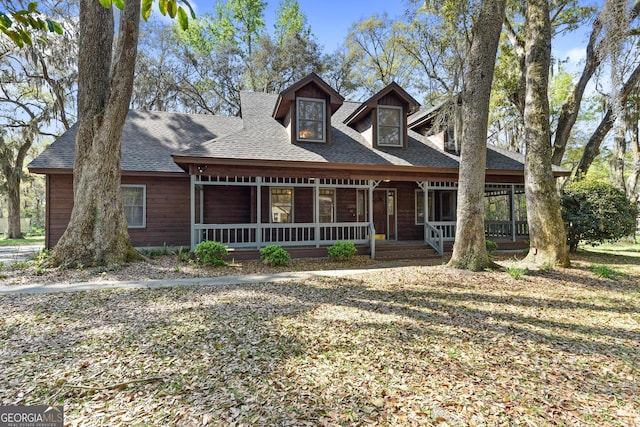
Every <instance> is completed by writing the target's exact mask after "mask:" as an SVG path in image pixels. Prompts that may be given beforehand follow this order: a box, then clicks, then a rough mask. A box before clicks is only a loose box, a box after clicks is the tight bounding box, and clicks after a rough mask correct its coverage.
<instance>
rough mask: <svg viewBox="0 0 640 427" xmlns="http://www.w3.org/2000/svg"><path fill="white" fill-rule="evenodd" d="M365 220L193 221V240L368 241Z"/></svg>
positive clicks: (235, 244)
mask: <svg viewBox="0 0 640 427" xmlns="http://www.w3.org/2000/svg"><path fill="white" fill-rule="evenodd" d="M369 230H370V229H369V223H368V222H338V223H320V224H315V223H299V224H295V223H294V224H280V223H279V224H196V225H195V236H194V242H195V244H196V245H197V244H198V243H200V242H202V241H204V240H212V241H215V242H219V243H222V244H224V245H227V246H229V247H232V248H260V247H263V246H267V245H274V244H275V245H282V246H310V245H316V246H320V245H331V244H333V243H335V242H337V241H340V240H349V241H351V242H353V243H355V244H369V243H370V240H371V233H370V231H369Z"/></svg>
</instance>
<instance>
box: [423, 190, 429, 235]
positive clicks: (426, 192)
mask: <svg viewBox="0 0 640 427" xmlns="http://www.w3.org/2000/svg"><path fill="white" fill-rule="evenodd" d="M422 191H424V222H425V223H427V222H429V181H424V182H423V183H422ZM426 237H427V236H425V238H426Z"/></svg>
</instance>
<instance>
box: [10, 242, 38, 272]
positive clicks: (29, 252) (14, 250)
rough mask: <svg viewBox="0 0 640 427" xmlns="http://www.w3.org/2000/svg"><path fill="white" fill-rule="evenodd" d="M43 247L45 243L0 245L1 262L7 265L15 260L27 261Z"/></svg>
mask: <svg viewBox="0 0 640 427" xmlns="http://www.w3.org/2000/svg"><path fill="white" fill-rule="evenodd" d="M43 248H44V246H43V245H16V246H0V262H1V263H3V265H4V266H5V267H6V266H8V265H11V264H13V263H14V262H18V261H26V260H28V259H29V258H31V257H32V256H33V255H36V254H38V253H40V251H41V250H42V249H43Z"/></svg>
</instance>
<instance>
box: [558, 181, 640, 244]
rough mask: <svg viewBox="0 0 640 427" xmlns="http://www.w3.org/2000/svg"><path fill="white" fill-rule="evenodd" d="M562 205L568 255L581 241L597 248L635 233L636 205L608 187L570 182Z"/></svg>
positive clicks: (598, 184)
mask: <svg viewBox="0 0 640 427" xmlns="http://www.w3.org/2000/svg"><path fill="white" fill-rule="evenodd" d="M561 203H562V219H563V220H564V223H565V229H566V231H567V244H568V245H569V250H570V251H571V252H575V251H576V250H577V249H578V244H579V243H580V242H581V241H584V242H585V243H587V244H591V245H599V244H601V243H605V242H615V241H617V240H618V239H620V238H622V237H625V236H629V235H632V234H633V233H635V231H636V216H637V214H638V212H637V208H636V206H634V204H633V203H631V202H630V201H629V199H627V196H626V195H625V193H624V192H623V191H621V190H619V189H618V188H616V187H614V186H613V185H611V184H607V183H604V182H598V181H591V180H585V181H579V182H575V183H571V184H569V185H567V186H566V187H565V190H564V194H563V196H562V200H561Z"/></svg>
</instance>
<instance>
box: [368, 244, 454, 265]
mask: <svg viewBox="0 0 640 427" xmlns="http://www.w3.org/2000/svg"><path fill="white" fill-rule="evenodd" d="M435 258H442V256H441V255H439V254H438V253H437V252H436V251H435V249H433V248H432V247H431V246H429V245H427V244H425V243H423V242H386V241H383V242H381V241H378V242H376V260H402V259H435Z"/></svg>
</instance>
